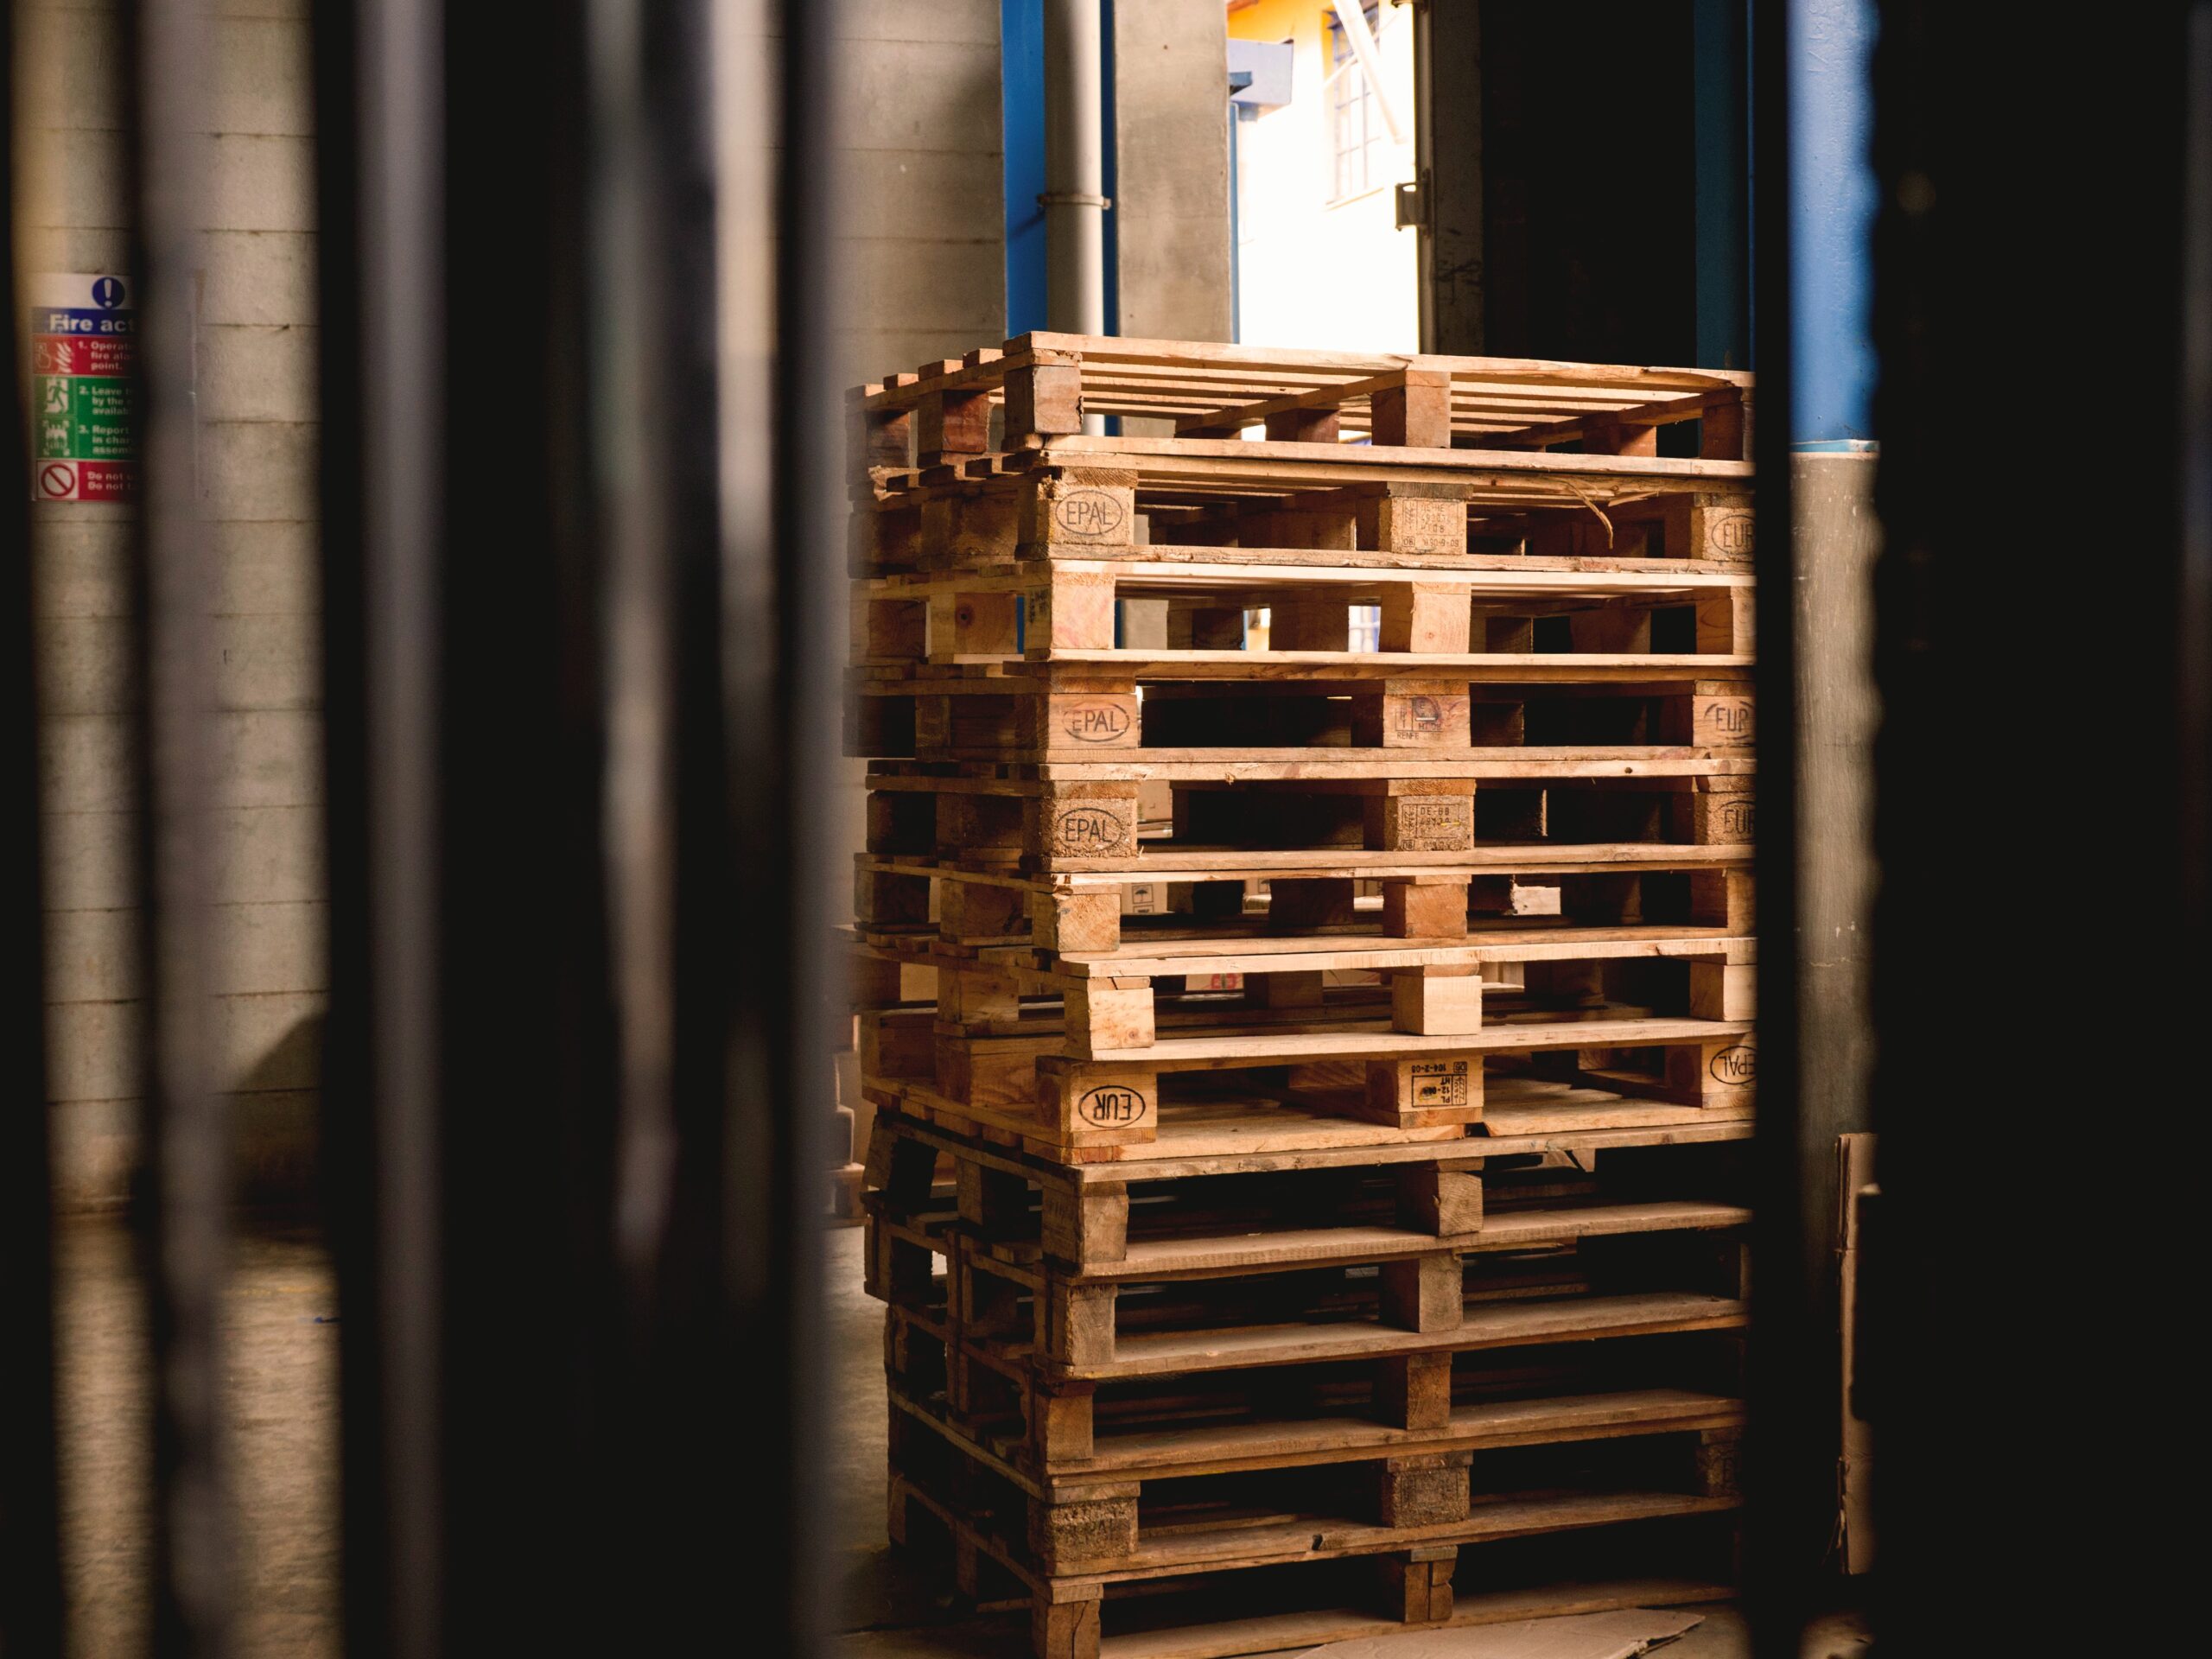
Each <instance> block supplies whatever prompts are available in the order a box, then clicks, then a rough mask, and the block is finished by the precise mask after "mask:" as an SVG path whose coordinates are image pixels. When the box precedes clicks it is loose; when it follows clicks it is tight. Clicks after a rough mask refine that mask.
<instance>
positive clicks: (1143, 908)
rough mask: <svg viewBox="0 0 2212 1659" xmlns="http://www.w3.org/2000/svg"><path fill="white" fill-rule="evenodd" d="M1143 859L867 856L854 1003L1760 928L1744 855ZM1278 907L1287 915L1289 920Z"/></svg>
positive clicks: (1192, 853)
mask: <svg viewBox="0 0 2212 1659" xmlns="http://www.w3.org/2000/svg"><path fill="white" fill-rule="evenodd" d="M1737 804H1738V805H1739V806H1743V807H1744V808H1745V810H1743V811H1741V812H1732V811H1724V812H1719V813H1715V812H1712V811H1708V812H1707V814H1706V817H1707V823H1708V824H1709V825H1712V826H1713V827H1714V828H1717V829H1719V830H1720V831H1721V833H1724V834H1727V835H1730V836H1741V835H1745V834H1747V833H1748V830H1747V828H1746V826H1747V825H1748V823H1749V821H1750V812H1749V810H1748V803H1747V802H1746V801H1745V799H1744V798H1738V803H1737ZM1693 812H1694V809H1693ZM1140 845H1141V847H1142V848H1143V852H1144V860H1145V868H1144V870H1143V871H1142V872H1141V873H1128V872H1118V871H1103V872H1084V871H1076V872H1065V873H1058V874H1024V873H1023V872H1021V871H1020V870H1019V869H1011V868H1005V867H1003V866H997V867H994V866H992V865H989V864H969V863H968V862H966V861H963V860H962V859H960V858H959V857H957V856H950V857H939V856H938V855H936V853H935V852H934V851H915V852H895V851H887V850H877V851H871V852H868V853H863V854H861V855H858V856H857V859H856V861H855V900H856V912H857V913H856V921H855V934H856V937H857V938H859V939H860V940H861V942H862V944H864V945H865V946H867V947H868V949H867V950H864V951H863V952H862V953H861V956H860V957H859V958H858V960H857V963H856V967H855V982H854V983H855V995H856V998H857V1000H856V1002H855V1006H856V1007H887V1006H892V1005H893V1004H895V1003H896V1002H898V1001H899V1000H900V998H899V995H898V988H897V985H896V984H895V982H894V978H895V970H894V969H893V967H891V966H889V965H888V964H891V963H899V962H904V963H910V964H912V967H913V968H916V969H919V968H928V969H943V970H947V971H953V972H958V971H962V970H963V969H976V968H983V967H989V966H994V965H996V966H1002V967H1005V968H1007V969H1010V970H1011V969H1031V968H1044V969H1051V968H1054V967H1064V966H1065V967H1072V965H1073V964H1075V963H1079V962H1087V963H1091V964H1093V966H1092V968H1091V969H1090V971H1092V972H1104V971H1106V970H1107V969H1108V968H1109V966H1113V965H1116V964H1118V963H1122V962H1124V961H1127V962H1128V963H1132V964H1134V963H1135V962H1137V961H1140V960H1152V959H1160V960H1167V959H1173V958H1181V959H1184V960H1186V961H1190V962H1192V963H1193V964H1194V965H1192V966H1190V967H1185V968H1182V969H1169V968H1161V969H1150V970H1140V969H1134V968H1133V969H1132V970H1133V971H1151V972H1154V974H1159V973H1168V972H1178V971H1179V972H1184V973H1202V974H1209V975H1211V974H1219V973H1228V972H1237V971H1243V969H1238V968H1235V967H1231V966H1230V965H1229V963H1230V962H1231V960H1232V959H1234V958H1238V957H1256V956H1261V955H1265V954H1268V953H1273V952H1286V951H1287V952H1296V951H1300V950H1313V951H1328V952H1339V953H1344V960H1343V961H1338V962H1331V963H1318V962H1317V963H1306V964H1304V965H1305V966H1307V967H1323V968H1326V969H1345V970H1351V969H1365V968H1372V967H1378V966H1383V965H1403V964H1384V963H1368V962H1365V961H1363V960H1362V959H1361V958H1362V957H1363V956H1365V955H1375V954H1377V953H1379V954H1381V955H1384V956H1387V955H1389V953H1391V952H1394V951H1400V950H1407V949H1410V948H1414V945H1413V943H1412V942H1413V941H1415V940H1420V941H1421V942H1423V943H1424V944H1437V945H1453V944H1463V943H1464V944H1469V945H1471V946H1474V947H1477V948H1480V947H1481V946H1482V945H1483V944H1484V943H1485V942H1486V940H1488V939H1490V938H1491V936H1494V935H1511V934H1516V933H1522V934H1526V933H1528V932H1529V931H1535V930H1545V929H1551V930H1557V931H1579V930H1584V929H1590V928H1600V929H1602V928H1618V927H1672V928H1675V929H1676V930H1679V931H1681V932H1683V933H1684V934H1685V935H1688V934H1694V933H1695V932H1696V931H1699V930H1701V929H1707V928H1719V929H1722V930H1725V931H1727V932H1729V933H1730V934H1732V935H1736V936H1742V935H1746V934H1748V933H1749V931H1751V926H1752V924H1753V914H1752V906H1751V846H1750V844H1749V843H1748V842H1747V841H1740V840H1726V841H1716V842H1708V843H1706V844H1703V845H1681V844H1677V843H1674V842H1563V843H1559V844H1550V843H1546V842H1500V843H1495V844H1491V843H1485V844H1483V845H1478V846H1475V847H1471V848H1468V849H1465V851H1463V852H1458V853H1419V852H1415V853H1399V854H1395V855H1385V854H1379V853H1375V854H1370V853H1368V852H1365V851H1363V850H1357V851H1355V850H1349V849H1325V850H1319V851H1313V852H1300V851H1282V850H1279V849H1277V850H1261V851H1248V852H1243V853H1236V852H1226V851H1221V850H1217V849H1190V848H1185V849H1173V848H1170V846H1169V843H1168V842H1166V841H1165V840H1164V839H1149V840H1146V841H1143V842H1141V843H1140ZM1163 849H1166V850H1163ZM1330 883H1337V884H1343V885H1338V886H1335V887H1329V886H1326V885H1325V884H1330ZM1300 884H1307V885H1300ZM1286 890H1287V891H1286ZM1278 893H1284V896H1285V897H1286V898H1287V901H1288V902H1287V904H1286V905H1284V906H1281V907H1280V908H1278V906H1276V904H1275V899H1276V897H1277V894H1278ZM1507 942H1508V943H1510V942H1511V941H1510V940H1508V941H1507ZM1039 953H1049V954H1047V955H1040V954H1039ZM1201 958H1206V959H1207V960H1205V961H1203V962H1202V961H1200V960H1199V959H1201ZM872 963H873V964H877V965H871V964H872ZM1251 971H1259V969H1257V968H1254V969H1251ZM1284 971H1289V970H1288V969H1285V970H1284Z"/></svg>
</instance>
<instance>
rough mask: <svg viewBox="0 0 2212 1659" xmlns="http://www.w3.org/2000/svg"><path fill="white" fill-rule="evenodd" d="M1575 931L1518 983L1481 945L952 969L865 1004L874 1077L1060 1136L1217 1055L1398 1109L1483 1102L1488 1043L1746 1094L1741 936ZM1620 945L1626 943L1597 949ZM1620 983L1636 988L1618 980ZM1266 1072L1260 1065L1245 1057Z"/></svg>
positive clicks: (1145, 1104)
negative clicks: (1217, 968)
mask: <svg viewBox="0 0 2212 1659" xmlns="http://www.w3.org/2000/svg"><path fill="white" fill-rule="evenodd" d="M1620 931H1622V932H1624V933H1630V934H1633V933H1636V932H1639V931H1641V930H1620ZM1568 948H1569V949H1571V950H1573V951H1574V952H1575V956H1574V957H1572V958H1569V959H1567V960H1564V961H1559V962H1554V961H1549V960H1544V959H1542V958H1541V946H1539V947H1537V948H1536V949H1534V950H1529V952H1527V954H1528V955H1530V956H1535V957H1538V958H1539V959H1538V960H1535V961H1531V962H1529V963H1526V964H1525V966H1524V967H1523V969H1522V971H1523V974H1524V976H1527V977H1526V978H1525V980H1524V983H1522V985H1518V986H1513V985H1504V984H1487V983H1486V982H1484V980H1482V979H1481V978H1479V977H1478V976H1477V974H1476V972H1475V969H1474V965H1473V964H1469V963H1454V962H1450V961H1446V962H1444V963H1424V964H1421V965H1418V966H1411V967H1406V968H1403V969H1398V970H1396V971H1394V972H1393V973H1392V974H1391V976H1390V979H1391V983H1390V985H1389V988H1388V993H1387V995H1385V994H1384V993H1383V988H1381V987H1379V986H1376V987H1357V986H1356V987H1347V988H1336V989H1332V988H1328V987H1326V986H1325V985H1324V984H1322V983H1321V982H1320V981H1319V977H1318V976H1317V973H1316V971H1315V970H1306V971H1303V972H1301V971H1300V970H1298V969H1288V970H1283V971H1278V970H1277V969H1278V965H1279V964H1280V963H1282V962H1284V961H1288V962H1291V963H1295V962H1297V961H1298V958H1297V957H1288V958H1281V957H1278V958H1274V959H1262V967H1263V968H1264V969H1266V970H1267V971H1266V972H1265V973H1264V974H1263V975H1262V976H1255V978H1254V979H1253V980H1252V982H1251V983H1250V986H1249V988H1247V989H1245V990H1244V991H1243V992H1240V993H1236V994H1231V995H1219V994H1214V993H1205V992H1201V993H1197V994H1192V993H1188V992H1184V993H1179V994H1178V995H1175V996H1173V998H1168V999H1161V998H1158V997H1156V996H1155V994H1154V989H1153V983H1152V981H1151V980H1150V979H1149V978H1147V977H1142V976H1138V975H1135V974H1132V975H1127V976H1122V975H1116V976H1110V977H1097V978H1090V979H1084V980H1079V981H1063V982H1061V983H1063V984H1064V985H1065V986H1067V987H1068V988H1067V992H1066V995H1065V997H1064V998H1063V999H1062V1001H1061V1002H1060V1005H1059V1006H1058V1007H1052V1006H1049V1005H1046V1004H1041V1003H1039V1004H1031V1005H1027V1006H1025V1005H1024V1004H1022V1002H1021V1001H1020V996H1019V988H1018V984H1017V985H1009V984H1008V983H1007V981H1006V980H1005V979H1003V978H1001V977H997V976H993V975H989V974H985V973H955V974H940V975H939V976H938V1004H937V1007H936V1008H935V1009H934V1010H924V1009H920V1008H912V1009H896V1010H891V1011H887V1012H872V1013H868V1014H862V1015H861V1068H862V1075H863V1080H864V1087H865V1088H867V1089H869V1090H875V1091H888V1090H893V1089H902V1090H905V1091H906V1093H907V1094H908V1095H909V1096H915V1097H918V1096H923V1095H926V1096H931V1097H932V1098H933V1099H934V1100H936V1101H938V1102H941V1103H943V1104H944V1107H945V1108H948V1109H950V1110H952V1111H955V1112H964V1113H965V1114H966V1115H968V1116H970V1117H971V1118H974V1119H976V1120H979V1121H990V1120H993V1119H997V1120H1000V1121H1003V1122H1009V1123H1018V1124H1020V1126H1021V1127H1022V1128H1024V1129H1026V1130H1027V1131H1028V1132H1029V1133H1031V1134H1033V1135H1038V1136H1039V1137H1050V1138H1051V1139H1052V1140H1053V1141H1056V1142H1058V1144H1063V1145H1067V1146H1083V1145H1085V1144H1097V1145H1113V1144H1125V1143H1129V1142H1137V1141H1150V1140H1153V1139H1154V1138H1155V1136H1156V1134H1157V1124H1158V1121H1159V1116H1160V1103H1161V1100H1162V1098H1163V1080H1164V1079H1173V1078H1177V1077H1181V1078H1183V1079H1185V1083H1186V1084H1188V1085H1189V1087H1188V1089H1187V1090H1186V1091H1187V1092H1192V1093H1197V1092H1202V1091H1204V1090H1206V1089H1208V1088H1210V1087H1211V1086H1214V1085H1213V1081H1212V1079H1211V1077H1209V1075H1208V1074H1214V1073H1222V1072H1236V1073H1242V1074H1248V1082H1249V1086H1250V1087H1252V1088H1255V1089H1260V1090H1266V1089H1267V1088H1268V1086H1269V1082H1270V1079H1271V1080H1272V1087H1273V1090H1274V1092H1276V1093H1278V1094H1281V1095H1282V1096H1285V1097H1287V1098H1290V1099H1294V1100H1297V1101H1300V1103H1304V1104H1306V1105H1309V1106H1312V1107H1313V1108H1315V1109H1319V1110H1323V1111H1327V1112H1332V1113H1335V1114H1337V1115H1339V1116H1346V1117H1354V1118H1360V1119H1363V1120H1366V1121H1368V1122H1376V1123H1381V1124H1383V1125H1385V1126H1388V1127H1394V1128H1439V1127H1444V1126H1447V1125H1452V1124H1466V1123H1474V1122H1480V1121H1481V1120H1482V1118H1483V1116H1484V1103H1485V1090H1484V1084H1485V1082H1486V1071H1485V1061H1486V1060H1487V1059H1488V1058H1490V1057H1491V1056H1499V1057H1516V1058H1524V1057H1537V1058H1534V1059H1533V1060H1531V1062H1530V1063H1531V1064H1532V1065H1535V1069H1536V1070H1537V1072H1538V1074H1539V1075H1541V1076H1546V1077H1551V1078H1553V1079H1554V1080H1560V1081H1567V1080H1573V1079H1576V1078H1584V1077H1586V1078H1597V1079H1604V1080H1607V1081H1615V1082H1618V1083H1624V1084H1632V1085H1633V1086H1634V1087H1635V1089H1636V1090H1637V1092H1639V1093H1642V1094H1644V1095H1647V1096H1650V1097H1652V1098H1655V1099H1659V1100H1666V1101H1672V1102H1675V1103H1680V1104H1682V1105H1684V1106H1692V1107H1697V1108H1699V1109H1713V1108H1735V1109H1748V1106H1749V1103H1750V1098H1751V1088H1752V1084H1753V1080H1754V1077H1755V1071H1756V1061H1755V1058H1754V1056H1753V1053H1752V1048H1751V1021H1750V1018H1749V1016H1750V1014H1751V1006H1750V998H1751V967H1750V965H1749V961H1748V957H1749V954H1750V950H1751V946H1750V944H1749V943H1748V941H1744V940H1736V941H1729V940H1726V939H1719V938H1690V939H1681V938H1672V939H1670V938H1627V939H1623V940H1621V941H1618V943H1615V944H1611V945H1610V946H1605V947H1600V946H1597V945H1580V944H1577V945H1572V946H1570V947H1568ZM1607 950H1618V951H1619V952H1621V953H1622V955H1621V956H1620V957H1619V958H1618V959H1617V960H1614V961H1611V962H1607V961H1605V960H1604V959H1603V958H1604V957H1605V953H1606V951H1607ZM1446 955H1449V952H1448V951H1446ZM1609 989H1610V991H1611V993H1613V994H1616V995H1619V996H1623V997H1626V996H1637V997H1640V998H1642V999H1643V1000H1640V1001H1633V1002H1631V1001H1616V1000H1611V997H1609V995H1608V993H1609ZM1309 993H1310V995H1309ZM1668 1002H1673V1003H1674V1004H1675V1007H1673V1008H1672V1009H1669V1007H1666V1006H1665V1004H1666V1003H1668ZM1485 1004H1487V1013H1486V1012H1485ZM1259 1073H1264V1074H1268V1077H1251V1076H1249V1074H1259ZM1184 1086H1185V1085H1184V1084H1174V1085H1173V1087H1172V1088H1171V1090H1170V1092H1173V1091H1174V1090H1180V1089H1183V1088H1184ZM1239 1086H1244V1085H1239ZM874 1097H876V1098H878V1099H879V1101H880V1099H881V1093H880V1092H879V1093H878V1094H877V1095H876V1096H874Z"/></svg>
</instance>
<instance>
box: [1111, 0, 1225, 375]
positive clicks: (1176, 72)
mask: <svg viewBox="0 0 2212 1659" xmlns="http://www.w3.org/2000/svg"><path fill="white" fill-rule="evenodd" d="M1228 61H1229V24H1228V14H1227V13H1226V12H1225V11H1224V10H1223V9H1222V8H1221V7H1219V6H1207V5H1195V6H1194V5H1192V4H1190V3H1189V0H1115V6H1114V134H1115V146H1114V168H1115V202H1114V222H1115V226H1116V229H1115V238H1116V244H1117V248H1118V254H1119V258H1118V272H1117V275H1118V282H1119V287H1120V300H1121V316H1120V319H1119V323H1118V328H1119V332H1120V333H1122V334H1135V335H1140V336H1145V337H1149V338H1153V339H1164V340H1227V339H1228V338H1229V336H1230V276H1229V188H1230V185H1229V82H1228V68H1227V65H1228Z"/></svg>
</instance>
